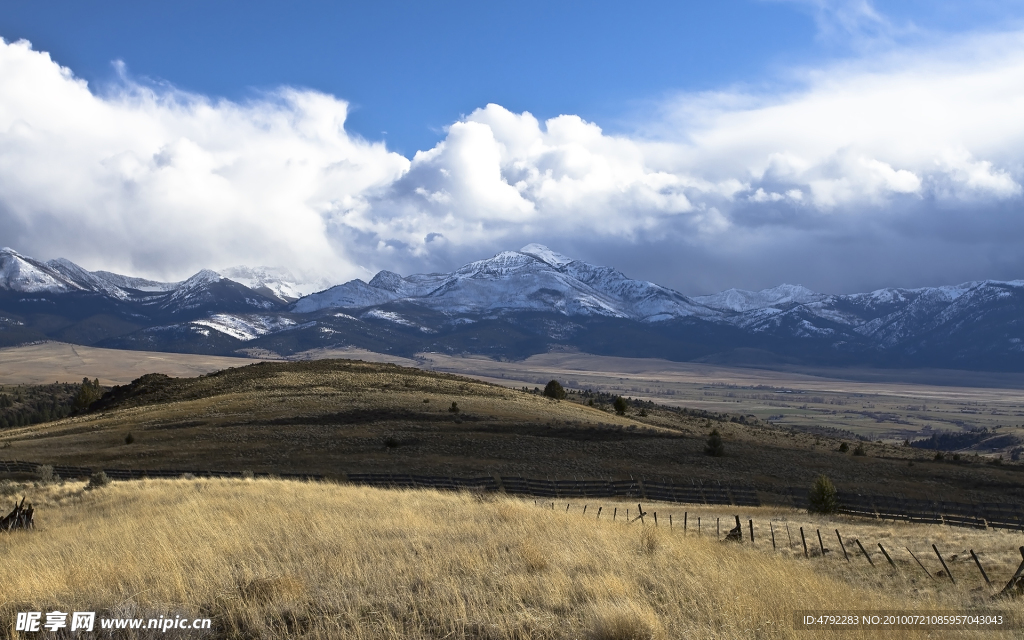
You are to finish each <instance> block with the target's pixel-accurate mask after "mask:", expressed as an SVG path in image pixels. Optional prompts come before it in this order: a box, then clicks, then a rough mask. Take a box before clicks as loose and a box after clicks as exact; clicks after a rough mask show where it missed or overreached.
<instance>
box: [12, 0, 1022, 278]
mask: <svg viewBox="0 0 1024 640" xmlns="http://www.w3.org/2000/svg"><path fill="white" fill-rule="evenodd" d="M854 4H856V3H854ZM861 4H864V3H861ZM851 6H853V5H851ZM865 6H867V7H868V8H870V5H865ZM854 8H856V7H854ZM861 8H862V9H863V7H861ZM865 15H867V14H865ZM1022 45H1024V34H1017V33H1012V34H1003V35H999V36H991V35H990V36H986V37H978V38H975V39H964V40H961V41H958V42H955V43H949V42H947V43H945V46H944V49H943V50H942V51H937V50H929V51H918V52H914V51H898V52H890V53H887V54H884V55H883V54H880V55H877V56H873V57H870V58H865V59H862V60H860V61H858V62H847V63H842V64H840V63H836V64H833V65H831V66H829V67H828V68H818V69H803V70H796V71H794V72H793V78H795V80H796V86H797V87H798V88H793V86H794V84H793V82H790V83H789V84H788V85H787V86H789V87H790V88H789V89H787V90H786V91H785V92H782V93H765V92H761V93H754V92H743V91H721V92H716V93H705V94H701V95H686V96H680V97H678V98H675V99H672V100H669V101H667V102H666V103H665V104H664V105H663V109H662V110H661V111H660V112H659V115H658V117H657V121H656V122H654V123H651V122H645V123H639V124H638V126H637V129H636V131H638V132H643V133H635V132H634V133H616V134H611V133H609V132H607V131H605V130H603V129H602V128H601V127H600V126H599V124H598V123H593V122H587V121H586V120H584V119H582V118H580V117H578V116H575V115H561V116H558V117H555V118H551V119H548V120H546V121H540V120H538V119H537V118H536V117H534V116H533V115H531V114H530V113H526V112H524V113H513V112H511V111H509V110H507V109H505V108H503V107H501V106H500V105H496V104H490V105H486V106H483V107H481V108H480V109H478V110H476V111H474V112H473V113H471V114H469V115H468V116H466V117H464V118H462V119H460V120H459V121H457V122H454V123H452V124H451V125H450V127H448V129H447V131H446V132H445V135H444V137H443V139H442V140H441V141H440V142H439V143H438V144H437V145H436V146H435V147H433V148H432V149H427V150H422V151H419V152H417V153H416V154H415V155H414V156H413V157H412V158H411V159H407V158H405V157H402V156H401V155H398V154H396V153H393V152H389V151H388V150H387V149H386V148H385V146H384V145H383V144H382V143H375V142H370V141H365V140H362V139H360V138H358V137H356V136H353V135H351V134H349V133H348V132H346V131H345V128H344V124H345V118H346V115H347V104H346V103H345V102H344V101H343V100H340V99H338V98H335V97H332V96H328V95H323V94H320V93H316V92H313V91H308V90H299V89H291V88H283V89H280V90H278V91H276V92H274V93H272V94H268V95H265V96H263V97H262V98H260V99H256V100H253V101H250V102H247V103H235V102H230V101H224V100H221V101H214V100H210V99H207V98H205V97H203V96H196V95H191V94H186V93H182V92H179V91H175V90H173V89H166V88H165V89H154V88H152V87H145V86H140V85H139V84H137V83H134V82H132V81H131V80H130V79H125V80H124V81H123V82H122V84H120V85H119V86H118V87H116V88H115V89H113V90H111V91H108V92H105V93H97V92H95V91H93V90H91V89H90V88H89V87H88V86H87V85H86V83H85V82H83V81H81V80H79V79H77V78H75V77H74V75H73V73H72V71H70V70H68V69H65V68H61V67H60V66H59V65H58V64H57V63H55V62H54V61H53V60H51V59H50V57H49V56H48V55H47V54H46V53H43V52H37V51H34V50H33V49H32V48H31V46H30V45H29V44H28V43H25V42H18V43H3V44H0V77H3V78H4V82H3V83H2V84H0V244H6V245H10V246H13V247H16V248H18V249H20V250H22V251H25V252H26V253H29V254H31V255H38V256H40V257H55V256H65V257H68V258H71V259H73V260H76V261H80V262H82V263H83V264H85V265H86V266H88V267H91V268H106V269H113V270H122V271H131V272H136V273H140V274H145V275H150V276H163V277H181V276H183V275H187V274H188V272H189V271H194V270H196V269H198V268H200V267H207V266H212V267H220V266H228V265H231V264H237V263H248V264H281V265H286V266H289V267H291V268H295V269H298V270H310V271H317V272H320V273H323V274H326V275H328V276H330V277H333V278H335V279H343V278H347V277H357V276H358V277H365V276H366V275H369V274H371V273H372V272H373V271H375V270H376V269H380V268H389V269H392V270H396V271H400V272H403V273H408V272H412V271H422V270H431V269H448V268H451V267H453V266H456V265H457V264H458V263H460V262H461V261H463V260H468V259H476V258H479V257H482V256H484V255H487V254H488V253H490V252H493V251H497V250H501V249H507V248H515V247H518V246H520V245H521V244H525V243H526V242H530V241H539V242H544V243H547V244H549V245H551V246H552V247H555V248H557V249H558V250H560V251H561V252H563V253H569V254H574V253H575V254H578V255H579V256H580V257H583V258H586V259H590V260H592V261H595V262H600V263H605V264H613V265H617V266H623V267H627V268H631V269H632V271H631V275H636V276H641V277H647V278H650V279H654V280H658V281H661V282H664V283H665V284H669V285H671V286H676V287H679V288H681V289H683V290H687V291H692V292H703V291H707V290H710V289H714V288H725V287H728V286H747V287H756V286H762V285H763V286H769V285H773V284H778V283H779V282H781V281H783V280H787V281H800V282H803V283H804V284H808V285H811V286H816V287H818V288H821V289H825V290H833V291H834V290H851V289H858V288H864V287H866V286H875V285H878V286H881V285H886V284H915V283H919V282H921V281H922V280H927V281H930V283H934V281H936V280H938V281H942V280H948V279H953V280H956V279H958V278H962V279H967V278H968V277H984V276H992V277H1008V276H1010V275H1016V276H1017V277H1020V276H1021V275H1024V273H1015V274H1014V273H1011V272H1014V270H1020V271H1024V263H1022V262H1021V260H1022V259H1021V258H1018V257H1015V256H1020V255H1024V252H1022V251H1020V249H1021V248H1022V247H1020V246H1018V243H1017V241H1016V240H1014V238H1019V237H1024V236H1022V232H1024V225H1022V224H1021V220H1020V216H1017V215H1015V214H1013V213H1012V212H1014V211H1016V210H1017V209H1019V207H1020V205H1021V197H1022V189H1021V180H1022V178H1024V175H1022V160H1024V157H1022V156H1024V152H1022V151H1021V149H1024V145H1022V144H1021V143H1022V142H1024V120H1021V119H1020V118H1019V113H1020V109H1021V105H1022V104H1024V46H1022ZM793 78H791V79H790V80H793ZM958 247H959V250H958ZM979 251H984V252H985V254H984V255H979V254H978V252H979Z"/></svg>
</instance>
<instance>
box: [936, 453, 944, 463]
mask: <svg viewBox="0 0 1024 640" xmlns="http://www.w3.org/2000/svg"><path fill="white" fill-rule="evenodd" d="M945 459H946V454H945V453H943V452H941V451H936V452H935V461H936V462H942V461H943V460H945Z"/></svg>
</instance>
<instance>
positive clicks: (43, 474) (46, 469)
mask: <svg viewBox="0 0 1024 640" xmlns="http://www.w3.org/2000/svg"><path fill="white" fill-rule="evenodd" d="M36 478H38V479H39V481H40V482H53V467H51V466H50V465H48V464H41V465H39V466H38V467H36Z"/></svg>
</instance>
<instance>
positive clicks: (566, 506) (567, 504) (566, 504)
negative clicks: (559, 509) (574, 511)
mask: <svg viewBox="0 0 1024 640" xmlns="http://www.w3.org/2000/svg"><path fill="white" fill-rule="evenodd" d="M565 512H566V513H569V503H568V502H566V503H565Z"/></svg>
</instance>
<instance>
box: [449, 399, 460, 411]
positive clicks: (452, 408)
mask: <svg viewBox="0 0 1024 640" xmlns="http://www.w3.org/2000/svg"><path fill="white" fill-rule="evenodd" d="M448 411H451V412H452V413H458V412H459V403H458V402H455V401H454V400H452V406H450V407H448Z"/></svg>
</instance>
